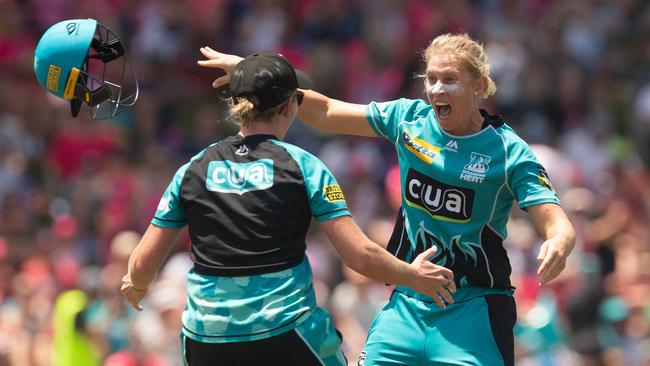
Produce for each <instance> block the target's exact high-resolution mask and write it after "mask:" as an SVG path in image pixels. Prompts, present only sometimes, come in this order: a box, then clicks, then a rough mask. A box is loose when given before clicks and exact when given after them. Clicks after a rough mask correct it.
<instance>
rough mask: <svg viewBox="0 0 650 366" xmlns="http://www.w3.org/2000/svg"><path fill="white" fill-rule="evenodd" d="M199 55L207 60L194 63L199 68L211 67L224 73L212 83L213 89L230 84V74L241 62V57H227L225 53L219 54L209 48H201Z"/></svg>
mask: <svg viewBox="0 0 650 366" xmlns="http://www.w3.org/2000/svg"><path fill="white" fill-rule="evenodd" d="M200 50H201V53H202V54H203V56H205V58H207V60H199V61H197V62H196V63H198V64H199V66H203V67H212V68H216V69H221V70H223V71H225V72H226V75H224V76H222V77H220V78H218V79H216V80H215V81H213V82H212V87H213V88H218V87H220V86H222V85H226V84H228V82H230V73H232V71H233V70H234V69H235V66H237V64H238V63H239V62H240V61H241V60H243V58H242V57H239V56H237V55H229V54H227V53H221V52H217V51H215V50H213V49H212V48H210V47H201V49H200Z"/></svg>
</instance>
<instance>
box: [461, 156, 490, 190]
mask: <svg viewBox="0 0 650 366" xmlns="http://www.w3.org/2000/svg"><path fill="white" fill-rule="evenodd" d="M490 160H492V158H491V157H489V156H487V155H483V154H479V153H476V152H472V154H471V155H470V160H469V163H467V164H465V167H464V168H463V171H462V172H461V173H460V179H462V180H465V181H468V182H472V183H483V180H485V175H486V174H487V171H488V170H489V169H490V165H489V164H490Z"/></svg>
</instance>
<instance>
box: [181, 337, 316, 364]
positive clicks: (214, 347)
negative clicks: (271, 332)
mask: <svg viewBox="0 0 650 366" xmlns="http://www.w3.org/2000/svg"><path fill="white" fill-rule="evenodd" d="M184 342H185V344H184V346H185V355H184V357H185V361H186V362H187V365H189V366H222V365H224V366H230V365H232V366H249V365H250V366H262V365H278V366H289V365H301V366H311V365H314V366H321V365H322V364H323V363H322V362H321V360H320V358H319V357H318V356H317V355H316V354H315V353H314V352H313V351H312V349H311V348H310V347H309V345H307V344H306V343H305V342H304V341H303V340H302V338H301V337H300V336H299V335H298V333H296V331H295V330H291V331H289V332H286V333H282V334H279V335H277V336H274V337H271V338H266V339H262V340H258V341H250V342H230V343H202V342H197V341H195V340H192V339H190V338H188V337H184Z"/></svg>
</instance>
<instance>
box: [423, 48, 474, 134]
mask: <svg viewBox="0 0 650 366" xmlns="http://www.w3.org/2000/svg"><path fill="white" fill-rule="evenodd" d="M477 83H478V79H476V78H474V77H473V76H472V74H471V73H470V72H469V70H468V69H467V67H466V66H465V64H464V63H463V61H462V60H461V59H460V58H458V57H456V56H454V55H450V54H434V55H432V56H431V57H430V58H429V61H428V62H427V70H426V74H425V79H424V86H425V90H426V94H427V99H428V100H429V103H431V105H432V106H433V110H434V113H435V115H436V119H437V120H438V123H439V124H440V127H442V129H444V130H445V131H446V132H448V133H451V134H455V135H465V134H468V133H473V132H475V130H476V126H475V125H476V121H473V120H472V117H473V116H476V115H477V114H478V105H479V102H480V97H479V96H478V95H477V88H478V84H477ZM478 115H480V114H478ZM479 128H480V126H479Z"/></svg>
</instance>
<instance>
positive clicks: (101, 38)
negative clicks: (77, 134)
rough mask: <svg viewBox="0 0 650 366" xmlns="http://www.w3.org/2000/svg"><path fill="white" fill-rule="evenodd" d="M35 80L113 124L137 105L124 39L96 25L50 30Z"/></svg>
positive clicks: (76, 23) (81, 22) (66, 24)
mask: <svg viewBox="0 0 650 366" xmlns="http://www.w3.org/2000/svg"><path fill="white" fill-rule="evenodd" d="M34 72H35V73H36V79H37V80H38V82H39V83H40V84H41V86H43V87H44V88H45V89H46V90H47V91H48V92H50V93H52V94H54V95H56V96H57V97H59V98H63V99H65V100H69V101H70V106H71V112H72V115H73V116H74V117H76V116H77V115H78V113H79V110H80V108H81V105H82V104H83V103H85V104H87V105H88V106H89V107H90V108H91V116H92V118H93V119H106V118H112V117H114V116H115V115H117V114H118V113H120V112H122V111H124V110H125V107H129V106H132V105H133V104H135V102H136V100H137V99H138V81H137V78H136V76H135V73H134V71H133V67H132V66H131V63H130V62H129V60H128V58H127V57H126V52H125V49H124V45H123V44H122V41H121V40H120V38H119V37H118V36H117V35H116V34H115V33H113V32H112V31H111V30H110V29H108V28H107V27H106V26H104V25H102V24H101V23H98V22H97V21H96V20H94V19H70V20H64V21H62V22H59V23H57V24H54V25H53V26H51V27H50V28H49V29H48V30H47V31H45V33H44V34H43V36H42V37H41V39H40V41H39V42H38V45H37V46H36V50H35V52H34Z"/></svg>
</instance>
